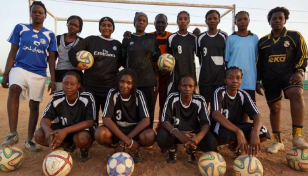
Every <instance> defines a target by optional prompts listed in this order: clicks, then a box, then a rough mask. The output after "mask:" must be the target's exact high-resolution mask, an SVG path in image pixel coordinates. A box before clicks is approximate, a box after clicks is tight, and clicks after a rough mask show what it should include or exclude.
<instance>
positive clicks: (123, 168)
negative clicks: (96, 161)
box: [107, 152, 134, 176]
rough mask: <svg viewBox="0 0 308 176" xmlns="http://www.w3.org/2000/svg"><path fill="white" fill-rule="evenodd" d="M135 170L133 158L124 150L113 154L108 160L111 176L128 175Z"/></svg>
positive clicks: (108, 170) (108, 169)
mask: <svg viewBox="0 0 308 176" xmlns="http://www.w3.org/2000/svg"><path fill="white" fill-rule="evenodd" d="M133 171H134V160H133V158H132V157H131V156H130V155H129V154H127V153H124V152H118V153H115V154H113V155H112V156H111V157H110V158H109V160H108V162H107V172H108V174H109V175H110V176H115V175H117V176H124V175H125V176H128V175H132V173H133Z"/></svg>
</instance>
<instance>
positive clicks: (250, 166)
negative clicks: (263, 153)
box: [233, 154, 263, 176]
mask: <svg viewBox="0 0 308 176" xmlns="http://www.w3.org/2000/svg"><path fill="white" fill-rule="evenodd" d="M233 175H234V176H246V175H247V176H249V175H253V176H262V175H263V166H262V164H261V162H260V161H259V160H258V159H257V158H256V157H254V156H248V155H247V154H245V155H241V156H239V157H237V158H236V159H235V160H234V162H233Z"/></svg>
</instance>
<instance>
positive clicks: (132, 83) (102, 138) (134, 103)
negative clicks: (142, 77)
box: [95, 68, 155, 163]
mask: <svg viewBox="0 0 308 176" xmlns="http://www.w3.org/2000/svg"><path fill="white" fill-rule="evenodd" d="M149 117H150V115H149V111H148V108H147V103H146V100H145V98H144V94H143V93H142V92H141V91H140V90H137V75H136V73H135V72H134V70H132V69H129V68H126V69H123V70H122V71H120V73H119V75H118V79H117V86H116V88H115V89H110V91H109V93H108V96H107V100H106V104H105V108H104V113H103V121H104V125H103V126H100V127H98V128H97V130H96V131H95V140H96V141H97V142H98V143H99V144H101V145H104V146H108V147H111V146H112V147H115V150H116V152H123V151H124V150H125V149H127V148H129V149H131V150H132V151H133V152H134V156H133V159H134V161H135V163H139V162H142V159H141V157H140V152H139V146H142V147H148V146H152V145H153V144H154V142H155V132H154V130H152V129H150V128H149V125H150V118H149Z"/></svg>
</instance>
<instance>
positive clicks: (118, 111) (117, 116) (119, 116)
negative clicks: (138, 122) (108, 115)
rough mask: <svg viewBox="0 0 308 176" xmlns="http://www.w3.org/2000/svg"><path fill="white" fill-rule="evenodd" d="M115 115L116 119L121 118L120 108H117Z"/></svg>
mask: <svg viewBox="0 0 308 176" xmlns="http://www.w3.org/2000/svg"><path fill="white" fill-rule="evenodd" d="M116 113H117V115H116V119H117V120H121V119H122V111H121V110H117V112H116Z"/></svg>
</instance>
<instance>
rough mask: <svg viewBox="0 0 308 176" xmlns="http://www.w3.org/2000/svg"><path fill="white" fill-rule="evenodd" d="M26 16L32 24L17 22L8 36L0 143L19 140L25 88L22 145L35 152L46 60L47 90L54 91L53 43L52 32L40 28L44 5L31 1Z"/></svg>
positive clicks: (55, 48)
mask: <svg viewBox="0 0 308 176" xmlns="http://www.w3.org/2000/svg"><path fill="white" fill-rule="evenodd" d="M30 16H31V19H32V24H17V25H16V26H15V28H14V30H13V32H12V34H11V36H10V37H9V39H8V41H9V42H10V43H11V50H10V53H9V56H8V59H7V62H6V67H5V71H4V74H3V79H2V82H1V84H2V87H3V88H9V96H8V100H7V111H8V117H9V127H10V133H9V134H8V135H7V137H6V139H5V141H4V142H3V143H2V144H1V145H2V146H6V145H14V144H15V143H17V142H18V140H19V137H18V134H17V121H18V110H19V98H20V99H21V100H25V98H26V91H27V90H28V91H27V92H28V97H29V109H30V115H29V125H28V137H27V140H26V142H25V147H26V148H27V149H29V150H30V151H33V152H35V151H39V150H40V148H39V147H37V146H36V145H35V143H34V142H32V138H33V135H34V131H35V127H36V124H37V120H38V115H39V105H40V102H42V100H43V93H44V89H45V84H46V76H47V74H46V68H47V62H48V65H49V71H50V77H51V82H50V84H49V86H48V91H49V90H50V91H51V93H50V94H52V93H53V92H54V90H55V52H56V51H57V43H56V37H55V34H54V33H53V32H52V31H50V30H48V29H46V28H44V27H43V23H44V20H45V18H46V8H45V5H44V4H43V3H42V2H41V1H34V2H33V4H32V5H31V6H30ZM47 56H48V57H47Z"/></svg>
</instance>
